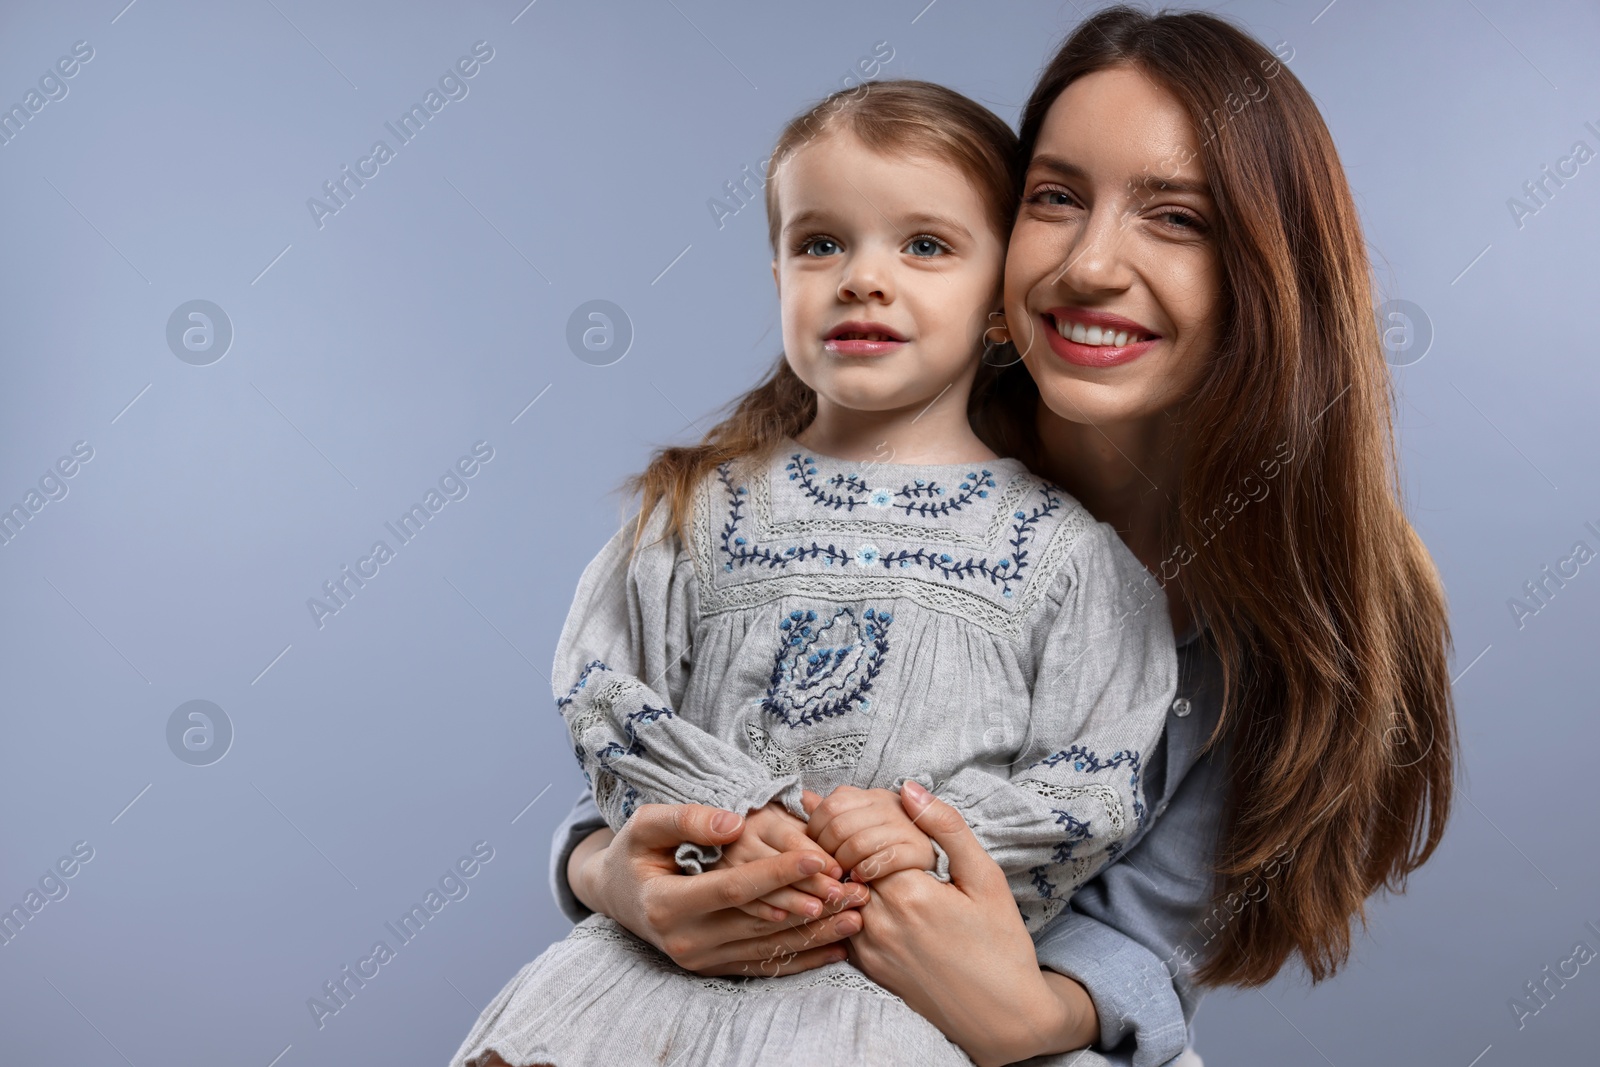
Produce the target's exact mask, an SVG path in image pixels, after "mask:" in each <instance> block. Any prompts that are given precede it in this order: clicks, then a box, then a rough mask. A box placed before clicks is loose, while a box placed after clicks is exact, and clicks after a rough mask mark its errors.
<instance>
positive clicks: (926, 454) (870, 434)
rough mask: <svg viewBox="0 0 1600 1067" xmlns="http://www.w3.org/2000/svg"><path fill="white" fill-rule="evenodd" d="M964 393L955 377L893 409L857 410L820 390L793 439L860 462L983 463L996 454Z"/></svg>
mask: <svg viewBox="0 0 1600 1067" xmlns="http://www.w3.org/2000/svg"><path fill="white" fill-rule="evenodd" d="M967 393H968V389H966V388H962V383H959V382H958V383H956V384H954V385H952V386H950V388H948V389H947V390H945V392H944V393H943V394H941V395H940V396H938V397H936V398H934V399H933V400H931V401H929V402H927V403H924V404H918V405H916V406H914V407H909V408H902V409H897V410H893V411H859V410H856V409H854V408H847V407H843V406H841V405H839V404H836V403H834V402H833V401H831V400H829V399H828V398H826V397H822V396H819V397H817V417H816V418H815V419H813V420H812V422H811V425H809V426H807V427H806V428H805V429H804V430H802V431H800V432H799V433H798V434H796V435H795V440H796V441H799V442H800V443H801V444H803V445H805V446H806V447H807V448H809V449H812V450H814V451H816V452H820V453H821V454H823V455H825V456H833V457H834V458H836V459H845V460H856V461H860V462H863V463H908V464H927V465H939V464H947V463H982V462H984V461H985V460H991V459H994V458H995V454H994V452H993V451H991V450H990V449H989V447H988V446H987V445H985V444H984V443H983V442H982V441H981V440H979V439H978V435H977V434H975V433H973V432H972V426H971V425H970V424H969V423H968V422H967Z"/></svg>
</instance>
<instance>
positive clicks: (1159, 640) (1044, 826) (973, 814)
mask: <svg viewBox="0 0 1600 1067" xmlns="http://www.w3.org/2000/svg"><path fill="white" fill-rule="evenodd" d="M1058 536H1060V535H1059V534H1058ZM1070 551H1071V555H1070V556H1069V557H1068V558H1067V559H1066V560H1064V561H1063V562H1062V563H1061V568H1060V572H1059V573H1058V574H1057V575H1056V576H1055V579H1054V588H1053V589H1052V590H1051V591H1050V592H1049V593H1048V594H1047V595H1048V596H1049V598H1050V601H1051V602H1052V603H1053V604H1054V605H1055V608H1054V616H1053V618H1052V620H1051V624H1050V626H1049V627H1047V628H1041V632H1040V633H1039V634H1037V635H1036V637H1035V638H1034V640H1035V647H1036V657H1037V658H1036V659H1035V662H1036V663H1037V664H1038V667H1037V672H1036V677H1035V679H1034V683H1033V687H1032V701H1031V704H1030V710H1029V717H1028V720H1027V722H1026V723H1023V724H1021V725H1020V726H1018V727H1014V728H1017V729H1021V730H1024V731H1026V734H1025V736H1024V738H1023V740H1022V743H1021V744H1020V745H1018V746H1017V756H1018V758H1017V761H1016V763H1014V764H1012V765H1011V766H1009V767H1007V766H986V765H984V764H982V763H969V764H967V765H966V766H964V767H962V768H961V769H960V770H958V771H956V772H955V773H954V774H952V775H951V776H950V777H949V778H947V779H946V780H945V781H943V782H942V783H938V784H937V785H936V792H937V793H938V794H939V796H940V797H941V798H942V799H943V800H945V801H946V802H948V803H950V804H951V805H953V806H954V807H955V808H956V809H957V810H959V811H960V812H961V814H962V816H963V817H964V818H965V819H966V821H967V823H968V824H969V825H970V826H971V827H972V829H973V832H974V833H976V835H977V837H978V840H979V841H980V842H981V843H982V844H983V846H984V848H985V849H987V850H988V852H989V854H990V856H991V857H993V859H994V860H995V862H997V863H998V864H1000V866H1001V868H1002V869H1003V870H1004V871H1005V872H1006V875H1007V876H1008V878H1009V879H1010V882H1011V888H1012V892H1013V894H1014V896H1015V897H1016V901H1017V906H1018V907H1019V908H1020V909H1021V911H1022V916H1023V919H1024V921H1025V922H1026V923H1027V926H1028V929H1029V930H1031V931H1037V930H1039V929H1041V928H1042V927H1043V926H1044V924H1045V923H1046V922H1048V921H1049V920H1050V919H1053V918H1054V917H1055V916H1056V915H1058V914H1060V913H1061V911H1062V910H1063V909H1064V908H1066V906H1067V901H1068V899H1069V898H1070V897H1071V896H1072V894H1073V892H1074V891H1075V890H1076V889H1077V888H1078V887H1079V886H1081V885H1083V884H1084V883H1085V882H1087V881H1088V880H1089V879H1090V878H1091V877H1092V876H1093V875H1094V874H1095V873H1096V872H1098V871H1099V870H1100V869H1101V868H1103V867H1104V866H1106V865H1107V864H1108V863H1110V862H1111V861H1112V860H1113V859H1115V858H1116V857H1117V856H1118V855H1119V854H1120V853H1121V852H1122V850H1123V849H1125V848H1126V847H1127V846H1128V845H1129V844H1130V843H1131V842H1132V841H1133V840H1134V839H1135V838H1137V837H1138V835H1139V834H1140V833H1142V832H1143V830H1144V828H1145V826H1146V824H1147V823H1148V821H1149V812H1148V810H1147V807H1146V805H1145V792H1146V790H1145V787H1144V782H1143V778H1144V777H1145V776H1146V775H1147V773H1148V767H1147V766H1146V764H1147V763H1148V761H1149V760H1150V758H1151V756H1152V755H1153V750H1154V749H1155V748H1156V746H1157V743H1158V742H1159V740H1160V738H1161V734H1162V729H1163V727H1164V726H1165V725H1166V720H1167V717H1168V712H1169V710H1170V708H1171V707H1172V702H1173V696H1174V693H1175V691H1176V689H1177V656H1176V653H1175V650H1174V647H1173V639H1172V623H1171V621H1170V620H1169V618H1168V615H1167V611H1166V602H1165V599H1164V598H1163V597H1162V596H1161V595H1160V593H1159V592H1157V594H1156V596H1155V597H1154V598H1153V599H1151V598H1149V596H1148V595H1145V596H1141V595H1140V594H1139V593H1138V592H1137V590H1138V588H1139V586H1140V585H1141V584H1143V580H1144V579H1146V578H1148V572H1146V571H1145V570H1144V568H1143V567H1142V566H1141V565H1140V564H1139V561H1138V560H1137V559H1136V558H1134V556H1133V554H1132V553H1131V552H1129V551H1128V549H1127V546H1126V545H1124V544H1123V543H1122V540H1121V538H1119V537H1118V536H1117V534H1116V532H1115V531H1114V530H1113V529H1112V528H1111V527H1110V526H1108V525H1106V524H1104V523H1091V524H1090V525H1089V526H1088V528H1087V529H1084V530H1082V532H1081V533H1079V534H1078V535H1077V540H1076V542H1075V543H1074V544H1073V545H1072V547H1071V549H1070ZM823 845H824V847H828V843H827V842H826V841H824V842H823Z"/></svg>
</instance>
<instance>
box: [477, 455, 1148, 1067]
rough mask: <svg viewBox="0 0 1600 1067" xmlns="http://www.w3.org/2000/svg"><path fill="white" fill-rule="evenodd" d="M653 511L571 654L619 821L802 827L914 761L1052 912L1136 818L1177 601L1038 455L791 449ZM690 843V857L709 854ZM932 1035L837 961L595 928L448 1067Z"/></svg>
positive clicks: (1118, 844)
mask: <svg viewBox="0 0 1600 1067" xmlns="http://www.w3.org/2000/svg"><path fill="white" fill-rule="evenodd" d="M661 510H662V509H658V513H657V515H656V516H654V517H653V521H652V522H649V523H647V526H646V529H645V531H644V533H643V535H642V536H641V537H640V538H639V547H638V549H637V551H636V552H632V554H631V556H630V550H631V549H632V546H633V543H634V538H633V530H632V525H631V523H630V524H625V526H624V528H623V529H622V530H621V531H619V532H618V534H617V535H616V536H615V537H613V538H612V540H611V541H610V543H608V544H607V545H606V547H605V548H604V549H603V550H602V551H601V553H600V555H599V556H598V557H596V558H595V560H594V561H593V562H592V563H591V564H590V565H589V567H588V568H587V569H586V570H585V571H584V574H583V577H582V579H581V580H580V582H579V586H578V591H577V595H576V597H575V598H574V602H573V606H572V610H571V613H570V614H569V616H568V619H567V623H566V626H565V628H564V629H563V631H562V635H561V640H560V645H559V648H558V650H557V653H556V660H555V675H554V676H553V677H554V679H555V684H556V688H557V694H556V695H557V704H558V706H559V707H560V709H561V712H562V714H563V716H564V717H565V720H566V723H567V725H568V728H569V732H570V735H571V737H572V739H573V744H574V751H575V754H576V756H577V758H578V761H579V763H580V765H581V766H582V767H583V770H584V774H585V777H586V778H588V779H589V781H590V785H591V787H592V788H593V790H594V794H595V799H596V801H597V803H598V805H599V809H600V811H601V812H602V813H603V814H604V816H605V817H606V819H607V821H608V823H609V824H610V825H611V826H612V827H613V828H617V827H620V826H621V825H622V823H623V822H624V821H625V820H626V819H627V817H628V816H629V815H630V814H631V813H632V812H633V810H634V809H635V808H636V807H637V806H638V805H640V804H644V803H656V802H659V803H704V804H714V805H718V806H721V807H726V808H732V809H735V810H739V811H750V810H754V809H756V808H759V807H761V806H762V805H764V804H766V803H768V802H771V801H777V802H779V803H782V804H784V805H785V806H786V807H788V808H789V809H790V810H791V811H794V812H795V813H796V814H797V815H800V816H801V817H802V818H803V817H804V813H803V810H802V809H801V808H800V804H799V792H800V789H801V787H802V786H803V787H805V788H810V789H813V790H815V791H817V792H819V793H823V794H826V793H827V792H829V791H830V790H831V789H833V788H834V787H835V786H838V785H843V784H849V785H855V786H859V787H862V788H870V787H890V788H894V787H898V786H899V784H900V783H901V782H903V781H904V780H905V779H906V778H916V779H918V780H919V781H921V782H923V783H924V784H925V785H928V786H929V787H930V788H932V789H933V790H934V791H935V792H936V793H937V794H938V795H939V796H941V797H942V798H944V799H945V800H947V801H949V802H950V803H952V804H953V805H955V806H956V807H957V808H958V809H960V810H961V812H962V814H963V815H964V816H965V817H966V819H967V821H968V823H969V824H970V825H971V826H972V828H973V830H974V832H975V833H976V834H977V836H978V838H979V840H980V841H982V843H983V845H984V847H985V848H986V849H988V850H989V853H990V855H992V856H993V857H994V859H995V860H996V861H997V862H998V863H999V864H1000V866H1001V867H1002V868H1003V869H1004V870H1005V872H1006V874H1007V877H1008V879H1009V880H1010V883H1011V886H1012V890H1013V895H1014V897H1015V899H1016V901H1017V904H1018V907H1019V909H1020V910H1021V912H1022V915H1023V918H1024V921H1025V922H1026V923H1027V925H1028V927H1029V929H1030V930H1037V929H1038V928H1039V927H1040V926H1041V925H1043V924H1044V923H1045V922H1047V921H1048V920H1049V919H1050V918H1051V917H1053V916H1055V915H1056V914H1057V913H1058V912H1060V911H1061V909H1062V908H1063V907H1065V905H1066V902H1067V899H1068V898H1069V897H1070V895H1071V893H1072V891H1073V890H1074V889H1075V888H1076V887H1077V886H1079V885H1081V884H1082V883H1083V882H1084V881H1086V880H1087V879H1088V878H1090V877H1091V876H1093V875H1094V874H1095V873H1096V872H1097V871H1098V870H1100V869H1101V868H1102V867H1103V866H1104V865H1105V863H1106V862H1107V861H1109V860H1110V859H1112V858H1114V857H1115V856H1116V854H1117V853H1118V852H1119V851H1120V850H1121V848H1122V847H1123V846H1124V845H1125V844H1126V842H1127V841H1128V840H1129V839H1130V838H1131V837H1132V836H1133V835H1134V833H1135V832H1136V830H1137V829H1138V828H1139V827H1140V826H1142V825H1143V823H1144V821H1145V816H1146V813H1145V810H1144V803H1143V797H1142V790H1141V783H1140V773H1141V768H1142V765H1143V764H1142V761H1143V760H1144V759H1145V758H1146V756H1147V754H1148V753H1149V752H1150V750H1151V749H1152V748H1153V746H1154V745H1155V742H1156V741H1157V739H1158V738H1159V736H1160V733H1161V730H1162V727H1163V725H1164V719H1165V715H1166V712H1167V709H1168V706H1169V704H1170V703H1171V701H1172V698H1173V693H1174V690H1175V687H1176V657H1175V652H1174V648H1173V640H1172V634H1171V627H1170V623H1169V621H1168V618H1167V614H1166V612H1165V611H1164V610H1162V609H1163V608H1164V602H1162V601H1161V600H1160V599H1159V598H1158V599H1157V600H1155V601H1154V602H1152V601H1151V600H1150V597H1149V594H1148V592H1144V591H1142V590H1141V587H1142V586H1143V585H1144V583H1145V580H1146V579H1147V577H1148V575H1147V572H1145V571H1144V569H1143V568H1142V567H1141V565H1140V564H1139V563H1138V561H1137V560H1136V559H1135V558H1134V557H1133V555H1132V554H1131V553H1130V552H1129V551H1128V550H1127V548H1126V547H1125V546H1124V545H1123V544H1122V541H1121V540H1120V538H1118V537H1117V535H1116V533H1115V532H1114V531H1113V530H1112V529H1111V528H1110V527H1109V526H1106V525H1104V524H1101V523H1096V522H1095V521H1094V520H1093V518H1092V517H1091V516H1090V515H1089V514H1088V512H1087V511H1085V510H1084V509H1083V507H1082V506H1081V505H1080V504H1078V503H1077V502H1076V501H1075V500H1073V499H1072V498H1071V497H1070V496H1068V495H1067V494H1066V493H1064V492H1063V491H1061V490H1060V489H1057V488H1055V487H1054V486H1051V485H1049V484H1048V483H1046V482H1044V481H1042V480H1041V479H1039V478H1037V477H1035V476H1034V475H1032V474H1031V473H1029V472H1028V471H1027V470H1026V468H1025V467H1024V466H1023V465H1022V464H1021V463H1019V462H1017V461H1014V460H1008V459H997V460H990V461H988V462H986V463H983V464H977V465H962V466H908V465H896V464H875V465H866V466H864V465H862V464H857V463H851V462H848V461H844V460H839V459H835V458H831V457H826V456H819V455H816V454H814V453H812V452H809V451H807V450H806V449H804V448H803V447H802V446H800V445H799V444H798V443H797V442H794V441H792V440H786V441H785V442H784V446H783V447H781V448H779V449H778V450H777V451H776V452H775V453H774V454H773V455H772V457H771V458H770V459H767V460H765V461H764V462H755V463H752V464H747V465H725V466H724V467H722V468H721V469H719V470H718V471H716V472H715V473H714V474H713V475H712V476H710V477H708V478H707V479H705V481H704V482H703V483H702V484H701V485H700V486H699V489H698V493H697V495H696V498H695V501H694V510H693V520H692V526H691V531H690V535H689V539H688V543H687V544H685V543H683V541H682V540H681V539H680V538H678V537H677V536H676V535H675V534H674V533H673V532H671V531H668V530H667V529H666V528H665V522H664V519H663V518H661V515H660V512H661ZM693 852H694V850H680V857H679V859H680V863H682V864H683V865H684V866H685V867H686V868H687V869H690V870H693V869H695V868H696V867H697V862H699V861H706V860H709V859H711V858H713V857H710V856H703V855H695V854H693ZM912 1023H915V1024H916V1025H911V1024H912ZM930 1031H931V1028H929V1027H927V1026H926V1024H925V1023H924V1022H922V1021H921V1020H919V1019H915V1018H913V1017H911V1016H910V1009H909V1008H908V1007H906V1005H905V1004H904V1003H903V1002H902V1001H900V1000H899V999H898V998H897V997H894V996H892V995H891V994H889V993H888V992H887V991H885V990H883V989H882V988H881V987H879V986H877V985H876V984H875V983H873V982H871V981H870V980H868V979H867V978H866V977H865V976H864V975H862V974H861V973H860V972H859V971H857V970H856V969H855V968H854V967H852V966H851V965H850V964H849V963H838V964H830V965H827V966H825V967H821V968H818V969H816V970H813V971H808V972H805V973H803V974H799V975H792V976H785V977H778V978H765V977H754V978H748V979H708V978H701V977H699V976H696V975H693V974H689V973H687V972H684V971H682V970H680V969H679V968H677V967H676V966H675V965H674V964H672V962H671V961H670V960H668V959H667V958H666V957H665V956H663V955H661V954H660V953H658V952H656V951H655V950H654V949H653V948H652V947H651V946H649V945H647V944H645V943H644V942H643V941H640V940H639V939H637V938H635V937H634V936H633V935H631V934H629V933H628V932H627V931H625V930H623V929H622V928H621V927H620V926H618V925H617V924H616V923H614V922H612V921H611V920H610V919H607V918H605V917H604V916H593V917H591V918H589V919H586V920H585V921H584V922H582V923H580V924H579V925H578V926H577V927H576V928H575V929H574V930H573V932H572V934H571V935H570V936H569V937H568V938H567V939H566V940H565V941H562V942H558V943H557V944H556V945H553V946H552V947H551V948H550V949H549V950H547V951H546V952H545V953H544V954H543V955H542V956H540V957H539V959H537V960H535V961H533V962H532V963H530V964H528V965H527V966H526V967H524V968H523V970H522V971H521V972H519V974H518V975H517V976H515V977H514V978H513V979H512V981H511V982H510V983H509V984H508V985H507V986H506V988H505V989H503V990H502V991H501V993H500V995H499V996H497V997H496V998H495V1000H494V1002H492V1003H491V1004H490V1005H489V1007H488V1008H487V1009H485V1011H484V1012H483V1014H482V1015H481V1016H480V1018H479V1020H478V1023H477V1025H475V1026H474V1028H473V1031H472V1033H470V1034H469V1035H468V1037H467V1040H466V1042H464V1043H463V1045H462V1047H461V1050H460V1051H459V1052H458V1053H457V1057H456V1060H455V1061H454V1062H456V1063H463V1064H471V1063H474V1062H476V1061H475V1057H477V1056H478V1055H480V1054H481V1053H483V1052H484V1051H486V1050H488V1049H494V1050H496V1051H497V1052H499V1054H500V1055H501V1056H502V1057H503V1058H505V1059H506V1060H507V1061H508V1062H511V1063H526V1062H531V1061H537V1060H540V1059H548V1060H550V1061H552V1062H556V1063H560V1064H580V1063H633V1062H641V1063H643V1062H650V1063H654V1062H657V1056H659V1055H665V1056H667V1059H668V1060H671V1059H672V1058H673V1057H675V1056H678V1055H683V1056H684V1057H685V1058H684V1059H682V1060H680V1061H678V1062H683V1063H691V1062H692V1063H730V1064H731V1063H738V1064H747V1063H749V1064H758V1063H790V1062H818V1063H834V1062H839V1063H847V1062H872V1063H900V1062H906V1063H910V1062H918V1063H967V1062H969V1061H968V1060H967V1059H966V1057H965V1055H964V1054H962V1053H961V1052H960V1050H959V1049H958V1048H956V1046H954V1045H952V1044H950V1043H949V1042H948V1041H944V1040H943V1039H942V1038H937V1040H930V1038H929V1032H930ZM934 1033H935V1036H936V1032H934ZM662 1062H665V1061H662Z"/></svg>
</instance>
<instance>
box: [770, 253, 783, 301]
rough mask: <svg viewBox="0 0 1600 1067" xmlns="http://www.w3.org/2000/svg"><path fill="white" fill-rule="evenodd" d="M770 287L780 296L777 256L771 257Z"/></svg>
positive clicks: (781, 290)
mask: <svg viewBox="0 0 1600 1067" xmlns="http://www.w3.org/2000/svg"><path fill="white" fill-rule="evenodd" d="M772 287H773V288H774V289H776V290H778V292H779V294H782V292H783V286H781V285H779V284H778V257H777V256H773V257H772Z"/></svg>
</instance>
